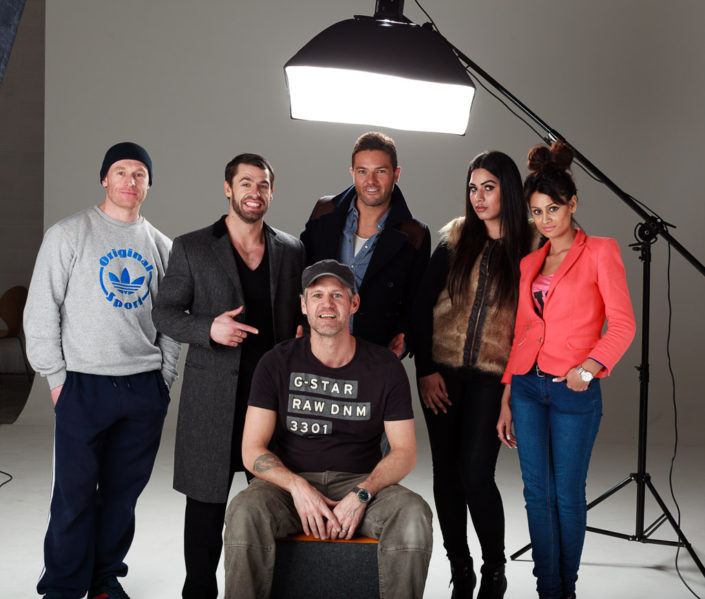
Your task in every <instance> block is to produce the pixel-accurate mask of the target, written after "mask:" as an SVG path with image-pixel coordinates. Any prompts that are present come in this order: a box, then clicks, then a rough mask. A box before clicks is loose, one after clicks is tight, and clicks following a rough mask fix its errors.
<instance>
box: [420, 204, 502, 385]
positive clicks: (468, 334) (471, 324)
mask: <svg viewBox="0 0 705 599" xmlns="http://www.w3.org/2000/svg"><path fill="white" fill-rule="evenodd" d="M464 222H465V217H464V216H461V217H458V218H456V219H454V220H452V221H451V222H449V223H448V224H447V225H445V226H444V227H443V228H442V229H441V231H440V233H441V242H443V243H446V244H447V245H448V249H449V250H450V251H451V252H452V251H453V248H454V247H455V245H456V244H457V243H458V241H459V239H460V234H461V231H462V227H463V224H464ZM491 243H497V242H488V243H487V244H485V247H484V248H483V250H482V253H481V254H480V255H479V256H478V258H477V260H475V264H474V265H473V268H472V272H471V275H470V284H469V286H468V289H467V294H466V297H465V298H464V299H462V300H460V301H457V302H456V303H455V304H452V303H451V301H450V295H449V294H448V288H447V286H446V287H444V289H443V291H441V293H440V295H439V296H438V300H437V301H436V305H435V306H434V308H433V350H432V355H433V361H434V362H436V363H438V364H444V365H446V366H451V367H454V368H463V367H465V368H474V369H476V370H480V371H482V372H487V373H491V374H497V375H502V374H503V373H504V369H505V367H506V365H507V360H508V358H509V350H510V349H511V346H512V335H513V332H514V319H515V317H516V306H512V307H511V308H510V307H507V306H503V307H501V308H499V309H497V306H496V304H495V303H494V302H492V301H491V298H492V296H493V294H494V290H495V289H494V285H493V281H492V279H491V277H489V276H488V275H487V273H486V272H483V270H484V269H483V268H482V263H483V259H484V261H485V264H486V262H487V253H488V252H489V251H497V249H498V248H496V247H495V248H494V249H492V248H491V247H490V246H491ZM481 275H482V279H481ZM478 291H479V292H478Z"/></svg>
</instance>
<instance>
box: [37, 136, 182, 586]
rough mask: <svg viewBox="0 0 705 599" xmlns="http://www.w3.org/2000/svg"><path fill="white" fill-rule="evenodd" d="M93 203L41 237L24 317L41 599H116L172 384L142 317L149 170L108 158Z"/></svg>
mask: <svg viewBox="0 0 705 599" xmlns="http://www.w3.org/2000/svg"><path fill="white" fill-rule="evenodd" d="M100 181H101V184H102V186H103V187H104V188H105V199H104V201H103V203H102V204H100V205H99V206H92V207H90V208H88V209H86V210H83V211H81V212H79V213H77V214H74V215H73V216H69V217H68V218H65V219H63V220H62V221H60V222H58V223H57V224H55V225H54V226H53V227H51V228H49V230H48V231H47V232H46V234H45V236H44V240H43V242H42V246H41V248H40V250H39V255H38V256H37V262H36V264H35V267H34V273H33V275H32V282H31V284H30V288H29V296H28V298H27V305H26V307H25V313H24V328H25V333H26V337H27V354H28V357H29V360H30V362H31V364H32V366H33V367H34V369H35V370H36V371H37V372H39V373H40V374H41V375H42V376H45V377H46V378H47V381H48V383H49V388H50V389H51V398H52V401H53V403H54V409H55V414H56V424H55V439H54V481H53V489H52V499H51V513H50V520H49V527H48V530H47V534H46V538H45V541H44V565H45V569H44V573H43V575H42V577H41V579H40V581H39V584H38V585H37V591H38V592H39V594H41V595H44V596H45V598H47V599H79V598H81V597H83V596H84V595H85V594H86V591H88V597H89V599H98V598H99V599H115V598H119V599H124V598H126V597H127V594H126V593H125V591H124V590H123V589H122V586H121V585H120V583H119V582H118V581H117V578H118V577H122V576H125V574H126V573H127V566H126V565H125V563H124V561H123V560H124V558H125V555H126V554H127V551H128V549H129V548H130V545H131V543H132V538H133V536H134V530H135V520H134V510H135V505H136V503H137V498H138V497H139V495H140V493H141V492H142V490H143V489H144V487H145V486H146V484H147V481H148V480H149V477H150V475H151V472H152V467H153V465H154V460H155V458H156V454H157V449H158V448H159V441H160V438H161V432H162V426H163V423H164V417H165V416H166V411H167V406H168V404H169V391H168V387H169V386H170V385H171V383H172V382H173V381H174V380H175V379H176V376H177V373H176V360H177V358H178V354H179V345H178V343H176V342H175V341H173V340H172V339H170V338H169V337H166V336H164V335H160V334H159V333H158V332H157V331H156V329H155V328H154V325H153V324H152V318H151V308H152V302H153V298H154V295H155V294H156V292H157V288H158V286H159V282H160V281H161V279H162V277H163V276H164V272H165V270H166V266H167V260H168V256H169V251H170V249H171V241H170V240H169V238H168V237H166V236H165V235H163V234H162V233H160V232H159V231H157V229H155V228H154V227H153V226H152V225H151V224H150V223H148V222H147V220H146V219H145V218H144V217H142V216H140V207H141V205H142V202H144V199H145V197H146V196H147V190H148V189H149V187H150V185H151V184H152V161H151V158H150V156H149V154H148V153H147V151H146V150H145V149H144V148H143V147H141V146H139V145H137V144H134V143H131V142H123V143H119V144H116V145H114V146H112V147H111V148H110V149H109V150H108V151H107V153H106V154H105V158H104V159H103V163H102V166H101V170H100Z"/></svg>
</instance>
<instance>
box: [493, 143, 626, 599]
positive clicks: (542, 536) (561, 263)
mask: <svg viewBox="0 0 705 599" xmlns="http://www.w3.org/2000/svg"><path fill="white" fill-rule="evenodd" d="M572 160H573V153H572V150H570V148H568V147H567V146H565V145H563V144H561V143H560V142H556V143H555V144H554V145H553V147H552V148H551V149H550V150H549V148H548V147H546V146H537V147H535V148H533V149H532V150H531V152H530V153H529V168H530V169H531V170H532V173H531V174H530V175H529V176H528V177H527V179H526V182H525V183H524V197H525V199H526V200H527V202H528V204H529V209H530V211H531V214H532V216H533V219H534V222H535V224H536V227H537V229H538V230H539V232H540V233H541V234H542V235H543V236H544V237H546V238H547V239H548V242H547V243H546V244H545V245H544V246H543V247H542V248H541V249H539V250H537V251H536V252H533V253H531V254H529V255H528V256H526V257H525V258H524V259H523V260H522V262H521V280H520V283H519V305H518V308H517V317H516V325H515V329H514V341H513V344H512V351H511V354H510V356H509V363H508V364H507V368H506V370H505V373H504V377H503V379H502V380H503V382H504V383H506V384H507V387H506V389H505V393H504V396H503V398H502V409H501V413H500V417H499V421H498V423H497V432H498V434H499V438H500V440H501V441H502V442H503V443H504V444H505V445H507V446H509V447H517V449H518V451H519V462H520V465H521V472H522V478H523V480H524V498H525V500H526V510H527V515H528V520H529V533H530V535H531V543H532V550H533V558H534V575H535V576H536V578H537V590H538V594H539V597H540V598H542V599H572V598H574V597H575V582H576V580H577V578H578V566H579V564H580V555H581V553H582V547H583V540H584V538H585V524H586V503H585V481H586V478H587V471H588V465H589V462H590V454H591V452H592V447H593V443H594V441H595V437H596V436H597V430H598V427H599V423H600V418H601V416H602V398H601V393H600V381H599V379H601V378H602V377H605V376H607V375H608V374H609V373H610V371H611V370H612V368H613V367H614V365H615V364H616V363H617V361H618V360H619V359H620V358H621V357H622V355H623V354H624V352H625V351H626V350H627V348H628V347H629V344H630V343H631V341H632V339H633V337H634V332H635V324H634V314H633V311H632V305H631V301H630V299H629V290H628V288H627V282H626V277H625V272H624V265H623V264H622V260H621V258H620V254H619V247H618V245H617V243H616V242H615V241H614V240H613V239H606V238H601V237H588V236H587V235H585V233H584V232H583V231H581V230H579V229H576V228H575V227H574V226H573V220H572V215H573V214H574V213H575V211H576V209H577V202H578V198H577V195H576V188H575V183H574V182H573V179H572V177H571V175H570V174H569V172H568V171H567V169H568V167H569V166H570V163H571V162H572ZM605 320H607V323H608V328H607V331H606V332H605V333H604V334H602V330H603V327H604V324H605ZM512 420H513V423H514V429H515V435H516V436H514V435H513V434H512Z"/></svg>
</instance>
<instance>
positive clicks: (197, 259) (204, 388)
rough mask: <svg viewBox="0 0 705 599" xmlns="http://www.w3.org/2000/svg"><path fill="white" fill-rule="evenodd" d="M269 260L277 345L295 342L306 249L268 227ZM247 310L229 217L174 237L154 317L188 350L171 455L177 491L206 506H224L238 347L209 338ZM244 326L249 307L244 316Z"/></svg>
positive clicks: (157, 324)
mask: <svg viewBox="0 0 705 599" xmlns="http://www.w3.org/2000/svg"><path fill="white" fill-rule="evenodd" d="M264 232H265V236H266V242H267V251H268V255H269V272H270V291H271V301H272V322H273V324H274V340H275V341H276V342H277V343H278V342H279V341H283V340H284V339H289V338H291V337H293V336H294V335H295V333H296V325H297V323H298V322H299V315H300V314H301V303H300V300H299V292H300V287H301V270H302V268H303V264H304V250H303V246H302V244H301V242H300V241H299V240H298V239H296V238H295V237H293V236H291V235H289V234H287V233H284V232H283V231H279V230H277V229H274V228H272V227H269V226H268V225H266V224H265V225H264ZM243 304H244V296H243V291H242V285H241V283H240V277H239V275H238V270H237V263H236V261H235V256H234V255H233V247H232V244H231V242H230V237H229V236H228V230H227V227H226V225H225V217H222V218H221V219H220V220H219V221H218V222H216V223H215V224H213V225H211V226H210V227H206V228H205V229H200V230H198V231H194V232H192V233H187V234H186V235H182V236H180V237H177V238H176V239H175V240H174V245H173V247H172V250H171V256H170V259H169V267H168V269H167V272H166V275H165V276H164V279H163V280H162V283H161V285H160V287H159V295H158V297H157V299H156V303H155V306H154V309H153V311H152V317H153V319H154V324H155V326H156V328H157V330H158V331H160V332H161V333H164V334H166V335H169V336H170V337H171V338H172V339H175V340H177V341H180V342H181V343H188V344H189V350H188V354H187V355H186V367H185V369H184V380H183V385H182V388H181V398H180V403H179V416H178V423H177V428H176V447H175V452H174V488H175V489H176V490H177V491H180V492H181V493H185V494H186V495H188V496H189V497H192V498H193V499H196V500H198V501H202V502H208V503H225V502H226V501H227V499H228V492H229V480H228V478H229V467H230V446H231V441H232V436H233V420H234V415H235V404H236V402H240V401H247V398H246V397H243V398H240V397H235V395H236V391H237V381H238V370H239V365H240V347H239V346H238V347H228V346H224V345H219V344H217V343H215V342H214V341H212V340H211V338H210V327H211V323H212V322H213V319H214V318H215V317H216V316H218V315H219V314H222V313H223V312H225V311H227V310H234V309H235V308H237V307H239V306H241V305H243ZM241 319H242V321H243V322H247V306H245V309H244V311H243V313H242V314H241Z"/></svg>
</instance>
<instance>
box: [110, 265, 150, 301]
mask: <svg viewBox="0 0 705 599" xmlns="http://www.w3.org/2000/svg"><path fill="white" fill-rule="evenodd" d="M108 277H110V282H111V283H112V284H113V287H114V288H115V290H117V291H119V292H120V293H122V294H124V295H132V294H133V293H134V292H135V291H137V290H138V289H139V288H140V287H142V285H143V284H144V277H137V278H136V279H134V280H131V279H130V273H129V272H128V270H127V268H123V269H122V272H121V273H120V277H119V278H118V276H117V275H115V274H113V273H111V272H109V273H108Z"/></svg>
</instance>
